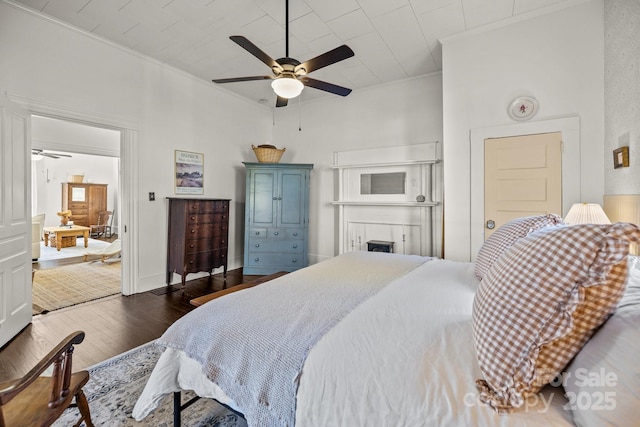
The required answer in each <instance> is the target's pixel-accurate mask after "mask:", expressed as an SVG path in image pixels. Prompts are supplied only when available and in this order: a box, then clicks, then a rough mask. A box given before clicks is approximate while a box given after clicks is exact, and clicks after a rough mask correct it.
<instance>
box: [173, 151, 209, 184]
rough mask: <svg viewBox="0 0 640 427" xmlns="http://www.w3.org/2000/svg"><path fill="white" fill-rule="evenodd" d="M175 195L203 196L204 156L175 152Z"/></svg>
mask: <svg viewBox="0 0 640 427" xmlns="http://www.w3.org/2000/svg"><path fill="white" fill-rule="evenodd" d="M175 163H176V167H175V172H176V175H175V176H176V194H189V195H194V194H204V154H203V153H192V152H189V151H180V150H175Z"/></svg>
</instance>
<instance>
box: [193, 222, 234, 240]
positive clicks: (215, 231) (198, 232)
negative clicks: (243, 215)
mask: <svg viewBox="0 0 640 427" xmlns="http://www.w3.org/2000/svg"><path fill="white" fill-rule="evenodd" d="M228 230H229V226H228V225H227V224H226V223H220V224H192V225H191V226H189V227H187V239H191V238H205V237H215V236H226V235H227V234H228Z"/></svg>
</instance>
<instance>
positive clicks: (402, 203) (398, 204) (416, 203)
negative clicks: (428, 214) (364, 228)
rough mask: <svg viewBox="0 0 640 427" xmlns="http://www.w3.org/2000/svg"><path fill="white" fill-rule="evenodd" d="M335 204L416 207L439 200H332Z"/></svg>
mask: <svg viewBox="0 0 640 427" xmlns="http://www.w3.org/2000/svg"><path fill="white" fill-rule="evenodd" d="M331 204H333V205H335V206H413V207H417V208H421V207H432V206H438V205H439V204H440V202H426V201H425V202H369V201H366V202H363V201H357V202H355V201H339V200H336V201H333V202H331Z"/></svg>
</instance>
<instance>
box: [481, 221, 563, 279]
mask: <svg viewBox="0 0 640 427" xmlns="http://www.w3.org/2000/svg"><path fill="white" fill-rule="evenodd" d="M561 223H562V218H560V216H559V215H556V214H544V215H535V216H526V217H522V218H516V219H513V220H511V221H509V222H507V223H506V224H504V225H502V226H500V228H498V229H497V230H496V231H494V232H493V234H491V236H489V238H488V239H487V240H485V242H484V243H483V244H482V247H481V248H480V250H479V251H478V256H477V258H476V261H475V267H474V273H475V275H476V277H477V278H478V280H482V278H483V277H484V275H485V274H487V271H488V270H489V268H491V266H492V265H493V263H494V262H495V261H496V260H497V259H498V258H499V257H500V255H502V254H503V253H504V251H506V250H507V249H509V248H510V247H511V246H513V244H514V243H515V242H516V241H517V240H518V239H521V238H523V237H525V236H526V235H528V234H529V233H531V232H532V231H535V230H537V229H539V228H543V227H548V226H551V225H558V224H561Z"/></svg>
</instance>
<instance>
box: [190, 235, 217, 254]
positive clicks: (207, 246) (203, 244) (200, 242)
mask: <svg viewBox="0 0 640 427" xmlns="http://www.w3.org/2000/svg"><path fill="white" fill-rule="evenodd" d="M226 247H227V236H214V237H210V238H206V239H188V240H187V241H186V246H185V254H187V255H188V254H194V253H197V252H208V251H211V250H213V249H222V248H226Z"/></svg>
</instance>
